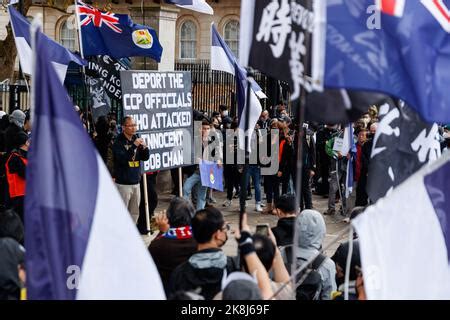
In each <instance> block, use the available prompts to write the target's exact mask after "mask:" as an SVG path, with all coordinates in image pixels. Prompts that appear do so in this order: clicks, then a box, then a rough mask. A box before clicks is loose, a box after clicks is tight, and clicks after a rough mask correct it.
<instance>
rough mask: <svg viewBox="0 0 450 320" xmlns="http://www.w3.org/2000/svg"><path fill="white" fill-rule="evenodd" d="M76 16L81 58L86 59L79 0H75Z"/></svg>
mask: <svg viewBox="0 0 450 320" xmlns="http://www.w3.org/2000/svg"><path fill="white" fill-rule="evenodd" d="M75 16H76V18H77V31H78V32H77V33H78V43H79V45H80V55H81V58H83V59H84V52H83V40H82V37H81V26H80V13H79V11H78V1H77V0H75ZM83 73H84V74H85V68H84V66H83ZM85 75H86V74H85Z"/></svg>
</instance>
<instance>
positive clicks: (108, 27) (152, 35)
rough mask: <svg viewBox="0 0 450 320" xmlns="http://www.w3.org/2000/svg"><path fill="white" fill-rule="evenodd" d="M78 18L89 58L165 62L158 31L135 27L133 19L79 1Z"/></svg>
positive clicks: (85, 51)
mask: <svg viewBox="0 0 450 320" xmlns="http://www.w3.org/2000/svg"><path fill="white" fill-rule="evenodd" d="M77 17H78V19H79V25H80V30H81V39H82V51H83V54H84V56H85V57H87V56H96V55H109V56H110V57H113V58H116V59H120V58H127V57H136V56H138V57H150V58H152V59H153V60H156V61H157V62H160V61H161V55H162V51H163V48H162V47H161V44H160V43H159V40H158V36H157V35H156V32H155V30H153V29H152V28H150V27H147V26H143V25H140V24H135V23H134V22H133V21H132V20H131V18H130V16H129V15H126V14H117V13H112V12H104V11H100V10H98V9H97V8H94V7H92V6H90V5H87V4H85V3H83V2H81V1H77Z"/></svg>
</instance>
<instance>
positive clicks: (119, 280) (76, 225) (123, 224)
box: [25, 29, 165, 300]
mask: <svg viewBox="0 0 450 320" xmlns="http://www.w3.org/2000/svg"><path fill="white" fill-rule="evenodd" d="M33 34H34V37H35V46H34V48H33V49H34V50H33V53H34V54H35V57H34V58H35V62H36V63H35V68H34V70H33V78H32V80H33V81H32V85H33V91H32V93H33V97H34V99H33V106H32V108H33V110H35V117H34V123H33V132H32V138H31V139H32V143H31V147H30V151H29V153H28V165H27V172H26V174H27V179H26V181H27V195H26V197H25V221H26V222H25V226H26V227H25V234H26V237H25V247H26V248H27V257H26V266H27V295H28V298H29V299H31V300H52V299H56V300H73V299H83V300H88V299H114V300H117V299H120V300H124V299H136V300H138V299H139V300H150V299H152V300H161V299H165V293H164V289H163V286H162V282H161V278H160V276H159V273H158V270H157V268H156V266H155V264H154V262H153V259H152V257H151V256H150V254H149V252H148V250H147V248H146V247H145V244H144V241H143V240H142V238H141V236H140V235H139V233H138V231H137V228H136V225H135V223H134V221H133V220H132V218H131V216H130V214H129V213H128V211H127V208H126V206H125V204H124V202H123V200H122V198H121V196H120V194H119V192H118V191H117V188H116V186H115V185H114V182H113V180H112V178H111V176H110V174H109V173H108V170H107V168H106V165H105V164H104V162H103V160H102V158H101V157H100V155H99V154H98V152H97V150H96V149H95V147H94V145H93V143H92V140H91V139H90V137H89V136H88V134H87V133H86V130H85V129H84V128H83V126H82V123H81V122H80V119H79V117H78V114H77V113H76V112H75V110H74V107H73V104H72V102H71V101H70V100H69V96H68V94H67V91H66V89H65V88H64V86H63V85H62V84H61V82H60V81H59V79H58V78H57V76H56V71H55V69H54V68H53V67H52V65H51V64H50V63H49V60H50V59H49V57H50V55H51V52H50V50H51V47H49V46H48V45H47V41H46V39H45V37H44V35H43V33H42V32H39V29H37V30H36V32H35V33H34V32H33ZM55 132H58V134H57V135H55V134H54V133H55ZM55 146H58V147H55ZM74 155H77V156H78V157H80V159H82V161H73V159H74ZM76 289H77V290H76Z"/></svg>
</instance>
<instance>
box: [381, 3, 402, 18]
mask: <svg viewBox="0 0 450 320" xmlns="http://www.w3.org/2000/svg"><path fill="white" fill-rule="evenodd" d="M405 1H406V0H377V1H376V4H377V8H378V10H380V11H381V12H383V13H386V14H389V15H391V16H396V17H402V16H403V12H404V11H405Z"/></svg>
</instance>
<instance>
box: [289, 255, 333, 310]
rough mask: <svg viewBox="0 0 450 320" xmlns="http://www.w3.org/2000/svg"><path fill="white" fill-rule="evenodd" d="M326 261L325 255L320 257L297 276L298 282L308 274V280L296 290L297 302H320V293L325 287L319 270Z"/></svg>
mask: <svg viewBox="0 0 450 320" xmlns="http://www.w3.org/2000/svg"><path fill="white" fill-rule="evenodd" d="M325 259H326V256H324V255H323V254H320V255H318V256H317V258H316V259H315V260H314V261H313V262H312V263H311V264H310V266H308V268H306V269H305V270H304V271H302V272H300V273H299V274H298V275H297V277H296V281H297V282H298V281H300V279H302V278H303V276H304V275H305V274H307V276H306V279H305V280H304V281H303V282H302V283H301V284H300V285H299V286H298V287H297V288H296V290H295V291H296V300H303V301H305V300H306V301H312V300H320V293H321V292H322V288H323V285H322V276H321V275H320V273H319V271H318V269H319V268H320V266H321V265H322V263H323V262H324V261H325Z"/></svg>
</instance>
